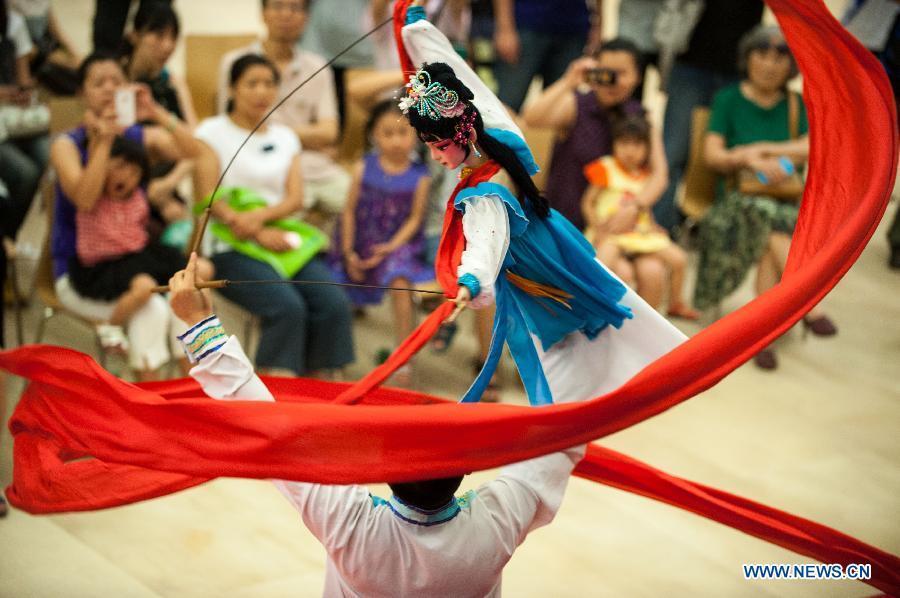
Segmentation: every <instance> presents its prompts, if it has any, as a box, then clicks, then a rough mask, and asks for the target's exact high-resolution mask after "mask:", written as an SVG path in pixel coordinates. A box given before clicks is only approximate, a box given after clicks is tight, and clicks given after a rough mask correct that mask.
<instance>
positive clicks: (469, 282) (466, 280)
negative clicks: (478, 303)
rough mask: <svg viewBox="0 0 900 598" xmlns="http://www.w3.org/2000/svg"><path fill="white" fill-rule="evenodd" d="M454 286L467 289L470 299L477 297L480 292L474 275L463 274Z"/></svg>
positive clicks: (479, 286) (479, 285)
mask: <svg viewBox="0 0 900 598" xmlns="http://www.w3.org/2000/svg"><path fill="white" fill-rule="evenodd" d="M456 284H458V285H460V286H463V287H466V288H467V289H469V295H471V296H472V299H474V298H475V297H477V296H478V293H480V292H481V284H480V283H479V282H478V279H477V278H475V275H474V274H468V273H466V274H463V275H462V276H460V277H459V280H457V281H456Z"/></svg>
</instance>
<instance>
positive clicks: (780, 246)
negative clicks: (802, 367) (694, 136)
mask: <svg viewBox="0 0 900 598" xmlns="http://www.w3.org/2000/svg"><path fill="white" fill-rule="evenodd" d="M739 67H740V70H741V71H742V73H743V75H744V77H743V80H742V81H741V82H740V83H737V84H735V85H731V86H728V87H725V88H723V89H722V90H720V91H719V93H718V94H716V96H715V99H714V101H713V105H712V113H711V115H710V120H709V131H708V132H707V134H706V140H705V146H704V157H705V159H706V163H707V164H708V165H709V166H710V168H713V169H714V170H716V171H718V172H720V173H721V174H722V175H723V176H722V180H721V181H720V183H719V189H718V191H717V198H716V201H715V203H714V204H713V207H712V208H711V209H710V211H709V213H708V214H707V216H706V217H705V218H704V220H703V221H702V222H701V225H700V266H699V270H698V273H697V286H696V288H695V291H694V305H696V306H697V307H698V308H700V309H704V308H708V307H711V306H714V305H716V304H718V303H719V302H720V301H721V300H722V299H724V298H725V297H726V296H727V295H728V294H729V293H731V292H732V291H734V290H735V289H736V288H737V287H738V286H739V285H740V284H741V282H742V281H743V280H744V277H745V276H746V275H747V272H748V271H749V270H750V268H751V266H753V265H754V264H756V265H757V274H756V293H757V294H760V293H764V292H766V291H767V290H769V289H770V288H772V287H773V286H775V285H776V284H778V281H779V280H780V278H781V273H782V272H783V271H784V266H785V264H786V262H787V255H788V250H789V249H790V245H791V235H792V234H793V232H794V226H795V225H796V224H797V214H798V213H799V209H800V205H799V200H800V195H802V186H800V181H799V179H798V180H797V185H798V186H799V192H795V193H793V194H792V195H793V197H776V195H783V192H782V191H779V188H780V189H782V190H783V189H785V185H786V183H788V182H790V181H789V179H791V174H792V173H793V172H794V170H795V169H798V168H800V167H802V165H803V164H804V163H805V162H806V160H807V157H808V155H809V138H808V137H807V127H808V125H807V121H806V111H805V109H804V107H803V102H802V101H801V99H800V97H799V96H798V95H797V94H794V93H792V92H789V91H788V89H787V82H788V80H789V79H790V78H791V77H792V76H793V75H795V74H796V73H797V66H796V64H795V63H794V59H793V57H792V56H791V54H790V51H789V49H788V47H787V44H786V43H785V41H784V36H783V35H782V33H781V31H780V30H779V29H778V28H777V27H763V26H760V27H757V28H756V29H754V30H753V31H751V32H750V33H748V34H747V35H746V36H745V37H744V39H743V40H742V41H741V45H740V55H739ZM792 129H793V131H792ZM742 171H744V172H743V173H742ZM759 182H767V183H768V186H764V185H758V184H757V183H759ZM803 324H804V326H805V327H806V329H807V330H808V331H810V332H812V333H813V334H816V335H819V336H830V335H833V334H835V333H836V332H837V329H836V327H835V326H834V324H833V323H832V322H831V320H830V319H828V317H827V316H825V315H824V314H822V313H821V312H820V311H818V310H815V309H814V310H812V311H810V313H809V314H808V315H807V316H806V318H805V319H804V320H803ZM755 362H756V365H757V366H759V367H761V368H763V369H775V368H776V367H777V365H778V364H777V360H776V357H775V353H774V351H773V350H772V349H771V348H767V349H764V350H763V351H761V352H760V353H759V354H757V356H756V359H755Z"/></svg>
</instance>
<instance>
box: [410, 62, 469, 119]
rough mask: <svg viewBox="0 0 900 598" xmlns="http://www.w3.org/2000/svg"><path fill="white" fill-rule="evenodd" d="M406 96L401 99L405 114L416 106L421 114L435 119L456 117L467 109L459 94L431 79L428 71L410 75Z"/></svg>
mask: <svg viewBox="0 0 900 598" xmlns="http://www.w3.org/2000/svg"><path fill="white" fill-rule="evenodd" d="M406 87H407V92H406V97H405V98H403V99H402V100H400V110H402V111H403V114H406V113H407V112H409V110H410V108H415V109H416V111H418V113H419V114H420V115H421V116H427V117H428V118H431V119H433V120H438V119H440V118H455V117H457V116H461V115H462V114H463V112H465V111H466V103H465V101H463V100H460V99H459V95H458V94H457V93H456V92H455V91H453V90H452V89H447V88H446V87H445V86H443V85H441V84H440V83H438V82H437V81H435V82H433V83H432V81H431V75H429V74H428V71H424V70H420V71H416V73H415V74H414V75H410V76H409V83H407V84H406Z"/></svg>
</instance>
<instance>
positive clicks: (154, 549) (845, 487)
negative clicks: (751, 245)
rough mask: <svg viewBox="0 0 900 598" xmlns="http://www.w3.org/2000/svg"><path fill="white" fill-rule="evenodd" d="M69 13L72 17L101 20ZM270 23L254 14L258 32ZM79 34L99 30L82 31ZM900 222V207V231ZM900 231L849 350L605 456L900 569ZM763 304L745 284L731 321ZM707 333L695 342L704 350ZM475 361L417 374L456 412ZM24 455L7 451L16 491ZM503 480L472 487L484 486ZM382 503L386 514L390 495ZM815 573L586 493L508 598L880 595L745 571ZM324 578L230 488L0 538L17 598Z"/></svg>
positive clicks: (268, 490) (834, 341)
mask: <svg viewBox="0 0 900 598" xmlns="http://www.w3.org/2000/svg"><path fill="white" fill-rule="evenodd" d="M55 4H61V5H62V6H63V10H64V11H69V12H70V13H71V12H72V11H75V10H76V8H74V7H75V6H77V7H80V8H79V10H83V11H84V10H87V9H86V8H85V7H86V6H87V5H89V4H92V3H89V2H87V0H74V1H72V2H71V3H69V2H66V3H55ZM200 4H208V2H202V3H201V2H197V3H196V4H195V3H193V2H192V3H190V4H189V3H185V2H182V3H180V5H181V6H182V7H184V10H187V8H186V7H187V6H191V9H190V10H199V9H195V8H193V7H194V6H196V5H200ZM257 6H258V4H256V3H254V4H253V9H252V11H249V12H250V14H253V15H254V18H255V15H256V7H257ZM242 10H243V9H242ZM86 14H90V13H89V11H88V12H87V13H86ZM232 17H234V15H232ZM234 20H235V19H234V18H232V20H231V21H229V22H233V21H234ZM69 22H71V21H69ZM254 23H255V21H254ZM79 26H80V27H87V26H88V25H87V24H86V22H84V20H83V22H82V23H81V24H80V25H79ZM235 30H237V27H235ZM79 35H81V37H82V38H85V37H86V33H85V32H81V33H79ZM896 209H897V208H896V203H895V204H893V205H892V206H891V207H890V208H889V211H888V217H890V216H891V215H892V214H893V212H894V210H896ZM39 221H40V219H39V217H36V216H35V215H34V214H33V215H32V218H30V220H29V223H28V224H27V229H26V235H25V242H26V243H32V244H34V243H36V239H37V238H38V236H39V235H40V234H41V232H42V231H41V230H40V226H39ZM885 224H886V222H882V226H881V228H880V229H879V231H878V232H877V233H876V235H875V236H874V237H873V240H872V242H871V243H870V244H869V247H867V249H866V251H865V252H864V253H863V254H862V256H861V258H860V260H859V262H858V263H857V264H856V265H855V266H854V267H853V269H852V270H851V271H850V272H849V273H848V274H847V276H846V277H845V278H844V279H843V280H842V281H841V283H840V284H839V285H838V287H837V288H836V289H835V290H834V292H833V293H831V295H829V297H828V298H826V300H825V302H824V303H823V307H824V308H825V309H826V310H827V311H828V313H829V314H831V315H832V316H833V318H834V319H835V321H836V322H837V324H838V326H839V327H840V334H839V335H838V336H837V337H835V338H831V339H817V338H809V339H806V340H804V339H802V338H801V335H800V334H799V331H796V330H795V331H792V332H791V333H789V334H788V335H787V336H786V337H785V338H783V339H782V340H781V341H780V342H779V344H778V355H779V358H780V360H781V367H780V369H779V370H778V371H776V372H761V371H759V370H757V369H755V368H754V366H753V365H752V364H751V365H745V366H743V367H741V368H740V369H738V370H737V371H735V372H734V373H733V374H731V375H730V376H729V377H728V378H727V379H725V380H724V381H723V382H722V383H720V384H719V385H717V386H716V387H714V388H712V389H711V390H709V391H707V392H705V393H703V394H702V395H700V396H698V397H695V398H694V399H692V400H690V401H688V402H686V403H684V404H682V405H681V406H679V407H676V408H674V409H672V410H670V411H668V412H666V413H664V414H661V415H659V416H657V417H655V418H654V419H652V420H650V421H647V422H644V423H641V424H640V425H638V426H635V427H634V428H631V429H629V430H626V431H623V432H621V433H618V434H616V435H614V436H612V437H609V438H605V439H604V440H603V444H605V445H606V446H609V447H611V448H614V449H616V450H620V451H623V452H625V453H627V454H629V455H631V456H633V457H636V458H638V459H641V460H644V461H646V462H648V463H650V464H651V465H654V466H656V467H659V468H661V469H663V470H665V471H667V472H669V473H672V474H675V475H679V476H683V477H686V478H688V479H691V480H695V481H698V482H702V483H704V484H708V485H711V486H714V487H717V488H720V489H723V490H727V491H729V492H733V493H736V494H738V495H741V496H745V497H747V498H750V499H753V500H756V501H760V502H763V503H765V504H768V505H770V506H774V507H777V508H781V509H784V510H787V511H789V512H791V513H794V514H797V515H800V516H803V517H807V518H810V519H813V520H815V521H818V522H820V523H823V524H826V525H829V526H832V527H834V528H836V529H838V530H840V531H842V532H845V533H848V534H850V535H853V536H856V537H858V538H860V539H862V540H864V541H866V542H869V543H871V544H874V545H876V546H878V547H880V548H881V549H883V550H886V551H888V552H891V553H893V554H900V523H898V522H900V517H898V514H900V300H898V297H900V272H897V271H890V270H888V269H887V268H886V265H885V264H886V257H887V247H886V243H885V240H884V234H885ZM26 276H27V273H26ZM26 282H27V281H26ZM749 297H750V293H749V289H748V288H747V287H746V286H745V287H744V288H743V289H742V290H741V292H739V293H738V294H736V295H735V296H734V297H733V298H732V299H731V300H730V301H729V303H728V304H727V305H726V309H734V308H736V307H738V306H740V305H741V304H742V303H743V302H745V301H746V300H748V299H749ZM39 315H40V307H39V306H38V305H32V306H31V307H30V308H29V310H28V312H27V313H26V318H27V336H28V338H31V337H32V335H33V331H34V329H35V324H36V322H37V318H38V317H39ZM225 319H226V324H227V326H228V327H229V328H230V329H231V330H232V331H236V332H240V331H241V330H242V326H241V325H240V315H239V314H237V313H231V312H228V313H226V314H225ZM8 324H11V322H9V323H8ZM698 329H699V328H698V327H696V326H686V327H684V330H685V332H687V333H688V334H692V333H695V332H696V331H697V330H698ZM46 340H47V341H48V342H57V343H61V344H67V345H70V346H73V347H76V348H79V349H81V350H84V351H88V352H89V351H90V350H91V343H90V340H89V338H87V337H86V336H85V334H84V331H83V330H81V329H79V328H78V327H76V326H74V325H73V324H71V323H67V322H66V321H65V320H64V319H59V320H56V321H55V322H52V323H51V325H50V326H49V328H48V335H47V339H46ZM390 344H391V336H390V326H389V314H388V313H387V311H386V310H383V309H382V310H376V311H374V312H371V313H370V314H369V315H368V316H367V317H366V318H365V319H362V320H359V321H358V322H357V350H358V354H359V362H358V364H357V365H356V366H355V367H354V368H353V369H352V371H351V374H352V375H354V376H358V375H360V374H361V373H363V372H365V371H366V370H367V369H369V368H370V367H371V365H372V362H371V357H372V355H373V354H374V353H375V351H376V350H377V349H378V348H379V347H381V346H390ZM473 351H474V342H473V340H472V338H471V337H470V336H466V335H461V338H459V339H458V342H456V343H455V344H454V346H453V348H452V349H451V351H450V352H449V353H448V354H447V355H445V356H437V355H433V354H430V353H427V352H426V353H425V354H423V355H422V356H421V357H420V359H419V361H418V363H417V364H416V367H417V379H418V383H419V384H420V387H421V388H422V389H424V390H428V391H431V392H434V393H436V394H441V395H444V396H458V395H459V394H460V393H461V392H462V391H463V390H464V389H465V388H466V386H467V383H468V382H469V381H470V379H471V372H470V371H469V366H468V360H469V359H470V357H471V355H472V353H473ZM112 365H113V367H114V368H115V367H120V366H121V364H119V363H113V364H112ZM504 371H505V374H506V381H507V392H506V400H509V401H512V402H524V399H523V396H522V393H521V391H520V390H519V389H517V388H513V387H512V384H513V380H514V378H515V374H514V373H513V372H512V370H511V368H510V367H509V364H508V363H506V364H505V367H504ZM8 386H9V388H8V392H7V404H8V406H9V408H10V409H11V408H12V406H13V405H14V404H15V402H16V399H17V397H18V395H19V393H20V391H21V388H22V385H21V382H20V381H18V380H13V381H12V382H11V384H9V385H8ZM10 455H11V442H10V438H9V434H8V433H4V434H3V438H2V439H0V482H2V483H3V484H4V485H5V484H6V483H8V482H9V480H10V477H11V458H10ZM490 476H491V473H490V472H486V473H479V474H476V475H473V476H471V477H470V478H469V479H467V481H466V485H467V486H475V485H477V484H479V483H481V482H483V481H484V480H487V479H489V478H490ZM376 491H377V492H381V493H382V496H384V489H383V488H376ZM378 558H380V557H379V556H378V555H374V556H373V566H377V564H378ZM801 562H809V560H808V559H805V558H802V557H800V556H798V555H796V554H794V553H791V552H789V551H786V550H782V549H779V548H776V547H773V546H771V545H769V544H766V543H765V542H762V541H759V540H757V539H755V538H752V537H749V536H746V535H743V534H741V533H738V532H735V531H733V530H731V529H730V528H727V527H725V526H722V525H719V524H716V523H713V522H710V521H707V520H704V519H702V518H700V517H697V516H694V515H692V514H689V513H685V512H682V511H679V510H677V509H674V508H672V507H669V506H666V505H662V504H659V503H656V502H654V501H651V500H648V499H645V498H641V497H637V496H633V495H630V494H627V493H624V492H621V491H618V490H615V489H611V488H607V487H603V486H600V485H597V484H593V483H589V482H585V481H583V480H579V479H573V480H572V482H571V485H570V488H569V491H568V494H567V496H566V500H565V503H564V505H563V507H562V510H561V511H560V513H559V516H558V517H557V519H556V520H555V521H554V522H553V524H552V525H550V526H548V527H546V528H543V529H541V530H539V531H537V532H535V533H534V534H533V535H532V536H530V537H529V538H528V540H527V541H526V542H525V544H524V545H523V546H522V548H521V549H520V550H519V551H518V552H517V553H516V555H515V557H514V558H513V560H512V561H511V563H510V564H509V566H508V567H507V569H506V573H505V575H504V588H505V590H506V591H505V594H506V595H507V596H526V597H529V596H535V597H544V596H573V597H574V596H579V597H580V596H617V597H618V596H629V597H631V596H659V595H666V596H729V597H730V596H759V595H763V596H867V595H872V594H874V593H875V591H874V590H873V589H872V588H870V587H869V586H866V585H863V584H861V583H856V582H845V581H777V582H776V581H769V582H758V581H746V580H744V579H743V576H742V572H741V564H743V563H801ZM323 566H324V553H323V551H322V550H321V548H320V547H319V546H318V544H317V543H316V541H315V540H314V539H313V538H312V536H311V535H310V534H309V533H308V532H307V531H306V529H305V528H304V526H303V524H302V522H301V521H300V519H299V517H298V516H297V515H296V513H295V512H294V511H293V510H292V509H291V507H290V506H289V505H288V504H287V502H286V501H284V500H283V499H282V498H281V496H280V495H279V494H278V493H277V492H276V491H275V490H274V488H273V487H272V486H271V485H270V484H268V483H266V482H259V481H245V480H233V479H225V480H218V481H215V482H212V483H209V484H207V485H205V486H202V487H199V488H195V489H192V490H188V491H185V492H182V493H180V494H177V495H174V496H169V497H166V498H162V499H158V500H152V501H147V502H144V503H140V504H136V505H132V506H128V507H124V508H118V509H110V510H107V511H101V512H96V513H84V514H73V515H60V516H47V517H32V516H29V515H26V514H24V513H22V512H19V511H15V510H13V511H12V512H11V513H10V515H9V516H8V517H7V518H6V519H5V520H0V597H4V598H5V597H15V598H20V597H35V598H43V597H47V598H51V597H53V598H55V597H66V598H76V597H82V596H83V597H99V596H103V597H106V596H116V597H131V596H134V597H171V598H175V597H177V598H181V597H197V598H207V597H210V596H216V597H234V598H243V597H248V598H249V597H253V598H258V597H261V598H269V597H272V598H275V597H280V596H315V595H319V594H320V593H321V589H322V582H323V570H324V569H323Z"/></svg>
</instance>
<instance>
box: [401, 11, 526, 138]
mask: <svg viewBox="0 0 900 598" xmlns="http://www.w3.org/2000/svg"><path fill="white" fill-rule="evenodd" d="M402 35H403V44H404V45H405V46H406V53H407V54H409V57H410V59H412V62H413V65H415V67H416V68H419V67H421V66H422V64H423V63H426V62H427V63H431V62H443V63H444V64H447V65H449V66H450V68H452V69H453V72H454V73H455V74H456V76H457V78H458V79H459V80H460V81H462V82H463V83H464V84H465V86H466V87H468V88H469V89H470V90H472V93H473V94H475V100H474V102H475V107H476V108H478V111H479V112H480V113H481V118H482V120H483V121H484V126H485V128H488V129H490V128H498V129H505V130H507V131H511V132H513V133H515V134H516V135H518V136H519V137H522V138H523V139H524V138H525V136H524V135H523V134H522V131H521V130H520V129H519V127H517V126H516V123H514V122H513V120H512V118H510V116H509V113H508V112H507V111H506V108H505V107H504V106H503V104H502V103H501V102H500V100H499V99H498V98H497V96H495V95H494V93H493V92H492V91H491V90H490V89H488V87H487V85H485V84H484V82H482V80H481V79H479V78H478V75H476V74H475V71H473V70H472V69H471V68H470V67H469V65H468V64H466V61H465V60H463V59H462V58H461V57H460V56H459V54H457V53H456V51H455V50H454V49H453V46H452V45H451V44H450V40H448V39H447V37H446V36H445V35H444V34H443V33H441V31H440V30H439V29H438V28H437V27H435V26H434V25H432V24H431V23H429V22H428V21H426V20H424V19H422V20H419V21H416V22H415V23H411V24H409V25H406V26H405V27H403V30H402Z"/></svg>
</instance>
